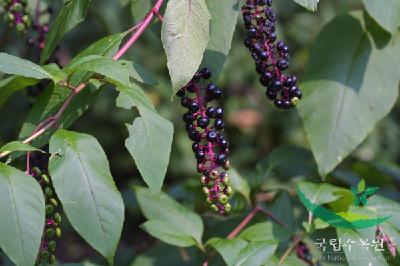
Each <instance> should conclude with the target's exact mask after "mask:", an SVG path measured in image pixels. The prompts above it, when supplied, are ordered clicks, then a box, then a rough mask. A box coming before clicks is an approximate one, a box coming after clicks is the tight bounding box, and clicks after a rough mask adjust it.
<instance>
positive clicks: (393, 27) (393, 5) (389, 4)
mask: <svg viewBox="0 0 400 266" xmlns="http://www.w3.org/2000/svg"><path fill="white" fill-rule="evenodd" d="M362 1H363V3H364V6H365V9H367V12H368V13H369V14H370V15H371V17H373V18H374V19H375V20H376V22H378V24H379V25H381V26H382V27H383V28H384V29H385V30H387V31H388V32H392V33H396V32H397V30H398V29H399V26H400V1H398V0H381V1H376V0H362Z"/></svg>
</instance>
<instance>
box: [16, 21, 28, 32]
mask: <svg viewBox="0 0 400 266" xmlns="http://www.w3.org/2000/svg"><path fill="white" fill-rule="evenodd" d="M16 29H17V31H18V32H20V33H21V32H23V31H24V30H25V29H26V27H25V24H24V23H18V24H17V26H16Z"/></svg>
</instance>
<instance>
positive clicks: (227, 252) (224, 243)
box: [207, 237, 247, 266]
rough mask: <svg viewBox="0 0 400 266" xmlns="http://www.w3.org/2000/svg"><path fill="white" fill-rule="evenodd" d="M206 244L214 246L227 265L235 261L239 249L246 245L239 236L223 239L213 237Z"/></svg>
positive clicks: (229, 265)
mask: <svg viewBox="0 0 400 266" xmlns="http://www.w3.org/2000/svg"><path fill="white" fill-rule="evenodd" d="M207 245H210V246H212V247H213V248H215V249H216V250H217V251H218V253H219V254H221V256H222V258H223V259H224V261H225V262H226V264H227V265H228V266H231V265H233V264H234V263H235V259H236V257H237V255H238V253H239V251H240V250H242V249H243V248H244V247H245V246H247V242H246V241H245V240H243V239H240V238H232V239H225V238H219V237H213V238H211V239H210V240H208V241H207Z"/></svg>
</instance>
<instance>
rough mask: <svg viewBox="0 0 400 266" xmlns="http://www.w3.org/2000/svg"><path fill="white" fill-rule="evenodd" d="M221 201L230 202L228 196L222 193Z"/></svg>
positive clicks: (223, 202)
mask: <svg viewBox="0 0 400 266" xmlns="http://www.w3.org/2000/svg"><path fill="white" fill-rule="evenodd" d="M219 202H220V203H222V204H225V203H227V202H228V196H227V195H223V194H222V195H221V196H219Z"/></svg>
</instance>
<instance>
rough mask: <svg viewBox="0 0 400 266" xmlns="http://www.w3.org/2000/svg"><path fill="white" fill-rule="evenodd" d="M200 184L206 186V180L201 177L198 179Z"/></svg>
mask: <svg viewBox="0 0 400 266" xmlns="http://www.w3.org/2000/svg"><path fill="white" fill-rule="evenodd" d="M200 182H201V184H202V185H206V184H207V178H206V177H205V176H204V175H203V176H202V177H200Z"/></svg>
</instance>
